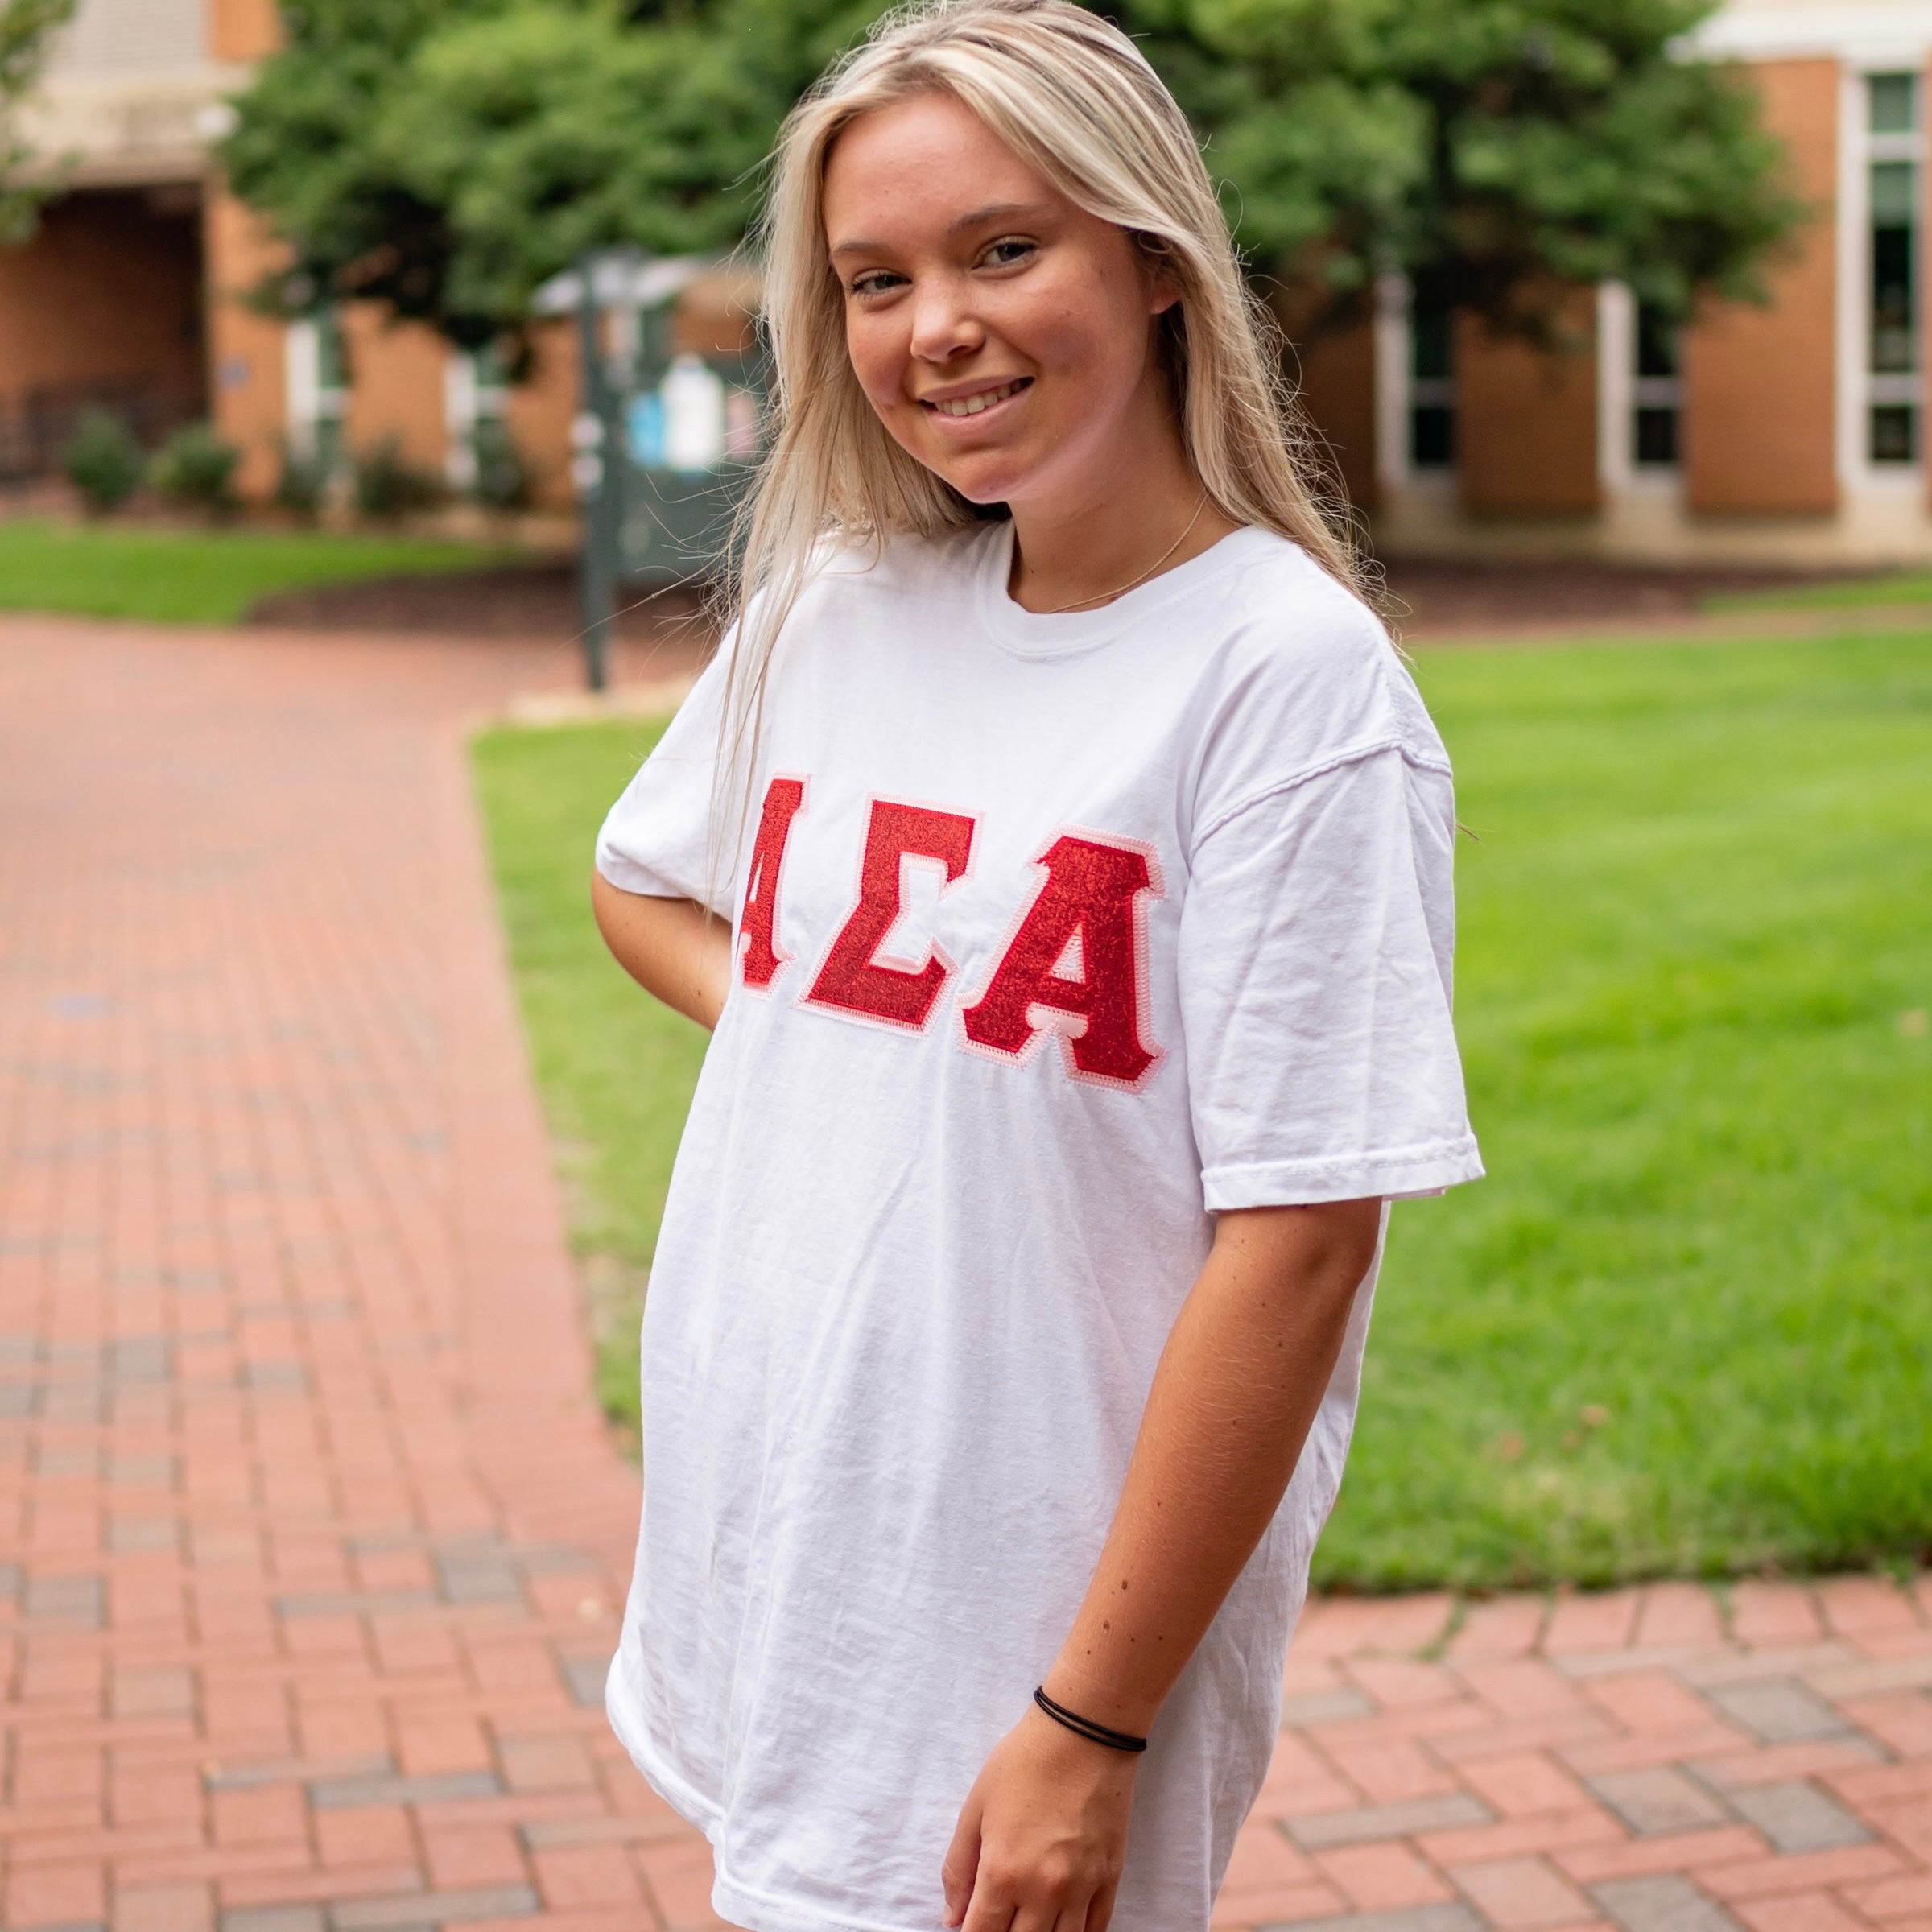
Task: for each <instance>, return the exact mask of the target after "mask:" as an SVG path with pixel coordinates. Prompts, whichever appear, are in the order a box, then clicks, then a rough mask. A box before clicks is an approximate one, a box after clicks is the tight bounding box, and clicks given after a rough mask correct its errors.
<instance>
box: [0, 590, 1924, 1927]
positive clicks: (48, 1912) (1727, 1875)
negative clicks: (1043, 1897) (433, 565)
mask: <svg viewBox="0 0 1932 1932" xmlns="http://www.w3.org/2000/svg"><path fill="white" fill-rule="evenodd" d="M570 675H571V667H570V665H569V663H568V659H567V658H564V656H563V655H562V654H556V653H545V652H542V651H539V650H534V649H526V648H523V647H520V646H509V645H491V646H463V645H460V644H458V643H454V642H429V641H421V640H416V641H402V640H397V641H391V642H383V641H380V640H370V639H364V638H345V637H341V636H336V637H332V638H303V637H300V636H291V635H290V634H287V633H282V634H273V635H266V634H258V635H252V636H251V635H242V634H192V633H175V634H156V633H151V632H143V631H141V630H135V629H132V628H115V627H106V626H88V625H76V624H55V623H41V622H31V623H30V622H25V621H19V620H11V621H0V1149H3V1150H4V1151H3V1154H0V1559H4V1560H0V1668H3V1669H4V1671H5V1683H6V1702H5V1705H4V1707H3V1708H0V1719H3V1721H4V1724H5V1747H6V1748H5V1753H4V1757H3V1760H0V1767H3V1770H4V1778H5V1783H4V1788H3V1790H0V1801H3V1802H0V1860H3V1864H4V1872H3V1878H4V1886H5V1890H4V1894H3V1904H0V1924H4V1926H6V1928H7V1929H8V1932H38V1929H42V1928H46V1929H50V1932H51V1929H52V1928H62V1929H64V1932H81V1929H85V1928H98V1927H105V1926H112V1927H114V1932H217V1928H218V1932H419V1929H424V1928H429V1927H432V1926H433V1927H452V1928H453V1927H466V1928H475V1927H478V1926H487V1927H489V1928H491V1929H492V1932H696V1929H697V1928H701V1927H704V1926H709V1925H712V1923H714V1922H713V1921H712V1920H711V1918H710V1917H709V1914H708V1909H707V1906H706V1902H705V1901H706V1896H707V1893H708V1856H707V1853H706V1852H705V1848H704V1846H703V1844H702V1843H701V1842H700V1841H699V1840H698V1839H696V1836H695V1835H693V1834H692V1833H691V1832H690V1831H687V1829H686V1828H685V1827H683V1826H682V1825H680V1824H679V1823H678V1822H677V1821H676V1820H675V1818H672V1817H671V1815H670V1814H668V1813H667V1810H665V1809H664V1807H663V1806H662V1805H661V1804H660V1803H659V1802H658V1801H657V1800H656V1799H655V1798H653V1797H652V1795H651V1794H650V1793H649V1791H648V1790H646V1788H645V1787H644V1786H643V1785H642V1783H641V1781H639V1780H638V1778H637V1777H635V1775H634V1773H632V1772H631V1770H630V1767H629V1766H628V1765H627V1764H625V1762H624V1761H622V1759H621V1754H620V1753H619V1752H617V1749H616V1748H615V1746H614V1745H613V1743H612V1741H611V1740H610V1739H609V1736H608V1735H607V1734H606V1732H605V1727H604V1724H603V1720H602V1716H601V1711H600V1709H599V1693H600V1683H601V1673H602V1667H603V1663H604V1660H605V1657H606V1655H607V1654H608V1652H609V1647H610V1645H611V1643H612V1641H613V1634H614V1615H615V1612H616V1610H617V1607H618V1604H619V1603H620V1600H621V1587H622V1583H623V1580H624V1578H625V1574H626V1572H627V1570H628V1565H629V1559H630V1544H631V1538H632V1536H633V1534H634V1525H635V1521H636V1501H637V1497H636V1488H635V1480H634V1476H633V1475H632V1473H631V1472H630V1470H629V1469H628V1468H626V1467H625V1465H624V1464H623V1463H622V1462H621V1460H620V1459H618V1458H617V1455H615V1454H614V1453H613V1451H612V1450H611V1448H610V1447H609V1443H608V1441H607V1439H606V1438H605V1434H604V1431H603V1430H602V1428H601V1424H600V1422H599V1420H598V1418H597V1415H596V1414H595V1411H594V1410H593V1407H592V1404H591V1402H590V1400H589V1398H588V1387H589V1377H588V1362H587V1358H586V1350H585V1347H584V1341H583V1339H582V1327H581V1322H580V1311H579V1308H578V1305H577V1299H576V1290H575V1287H574V1285H573V1283H572V1279H571V1276H570V1273H569V1269H568V1263H567V1261H566V1259H565V1255H564V1245H563V1240H562V1227H561V1220H560V1216H559V1208H558V1204H557V1199H556V1196H555V1191H554V1190H553V1188H552V1187H551V1183H550V1179H549V1178H548V1177H549V1170H548V1164H547V1158H546V1154H545V1150H544V1146H543V1134H542V1129H541V1124H540V1121H539V1117H538V1115H537V1113H536V1110H535V1104H534V1102H533V1100H532V1099H531V1096H530V1092H529V1088H528V1085H527V1082H526V1076H525V1071H524V1067H523V1063H522V1053H521V1049H520V1047H519V1046H518V1041H517V1035H516V1031H515V1028H514V1022H513V1018H512V1013H511V1009H510V1000H509V995H508V992H507V989H506V983H505V980H504V977H503V973H502V964H501V961H500V958H499V956H498V952H497V943H496V940H495V938H494V936H493V925H492V923H491V918H490V911H489V898H488V893H487V889H486V886H485V879H484V874H483V871H482V868H481V862H480V859H479V855H478V852H477V844H476V839H475V834H474V830H473V824H472V822H471V819H470V815H469V805H468V800H467V796H466V792H465V788H464V772H463V766H462V761H461V757H460V729H459V728H460V722H461V720H463V719H464V718H465V717H466V716H472V715H474V714H476V713H477V712H480V711H484V710H489V709H492V708H497V707H498V706H500V705H501V704H502V703H503V702H504V700H506V697H507V696H508V695H509V694H510V692H512V691H523V690H529V689H532V688H536V687H543V686H547V685H562V684H566V683H568V681H569V678H570ZM1929 1608H1932V1602H1929V1600H1928V1591H1927V1589H1926V1586H1925V1585H1924V1584H1923V1583H1921V1585H1920V1586H1919V1588H1918V1591H1917V1592H1916V1594H1913V1593H1909V1592H1906V1591H1901V1590H1898V1589H1896V1588H1893V1587H1891V1586H1889V1585H1884V1584H1880V1583H1873V1582H1869V1581H1860V1580H1851V1581H1845V1582H1841V1583H1833V1584H1831V1585H1829V1586H1827V1587H1825V1588H1823V1590H1820V1591H1803V1590H1799V1589H1796V1588H1791V1587H1762V1586H1753V1587H1744V1588H1742V1589H1740V1590H1738V1591H1736V1592H1735V1593H1733V1594H1732V1596H1731V1597H1730V1598H1729V1600H1728V1603H1727V1604H1724V1605H1721V1606H1720V1604H1719V1602H1718V1600H1716V1599H1715V1598H1713V1597H1712V1596H1711V1595H1709V1594H1708V1593H1707V1592H1705V1591H1701V1590H1698V1589H1695V1588H1690V1587H1663V1588H1659V1589H1656V1590H1652V1591H1648V1592H1639V1593H1628V1594H1621V1595H1618V1596H1611V1597H1607V1598H1595V1599H1583V1598H1578V1599H1569V1600H1562V1601H1559V1602H1558V1603H1557V1604H1554V1606H1552V1605H1548V1604H1544V1603H1543V1602H1542V1601H1541V1600H1529V1599H1505V1600H1498V1601H1496V1602H1494V1603H1491V1604H1483V1605H1480V1606H1478V1607H1476V1608H1473V1609H1472V1610H1471V1611H1470V1612H1469V1613H1468V1616H1466V1617H1465V1618H1463V1620H1460V1621H1459V1622H1457V1621H1456V1620H1455V1616H1453V1615H1452V1612H1451V1606H1450V1605H1449V1604H1447V1603H1446V1602H1445V1601H1443V1600H1440V1599H1436V1598H1422V1599H1411V1600H1403V1601H1397V1602H1390V1603H1385V1604H1352V1603H1345V1602H1342V1603H1328V1604H1323V1605H1320V1606H1319V1607H1318V1608H1315V1610H1313V1611H1312V1612H1311V1614H1310V1616H1309V1618H1308V1619H1307V1622H1306V1624H1305V1625H1304V1628H1303V1630H1302V1634H1301V1637H1300V1638H1299V1639H1298V1643H1297V1646H1296V1651H1295V1656H1294V1662H1293V1663H1292V1665H1291V1667H1290V1682H1289V1686H1288V1690H1289V1694H1290V1704H1289V1715H1290V1725H1289V1728H1287V1729H1286V1731H1285V1732H1284V1733H1283V1736H1282V1745H1281V1749H1280V1752H1279V1755H1278V1759H1277V1762H1276V1767H1275V1773H1274V1779H1273V1781H1272V1782H1271V1783H1270V1785H1269V1790H1268V1793H1267V1794H1266V1797H1265V1799H1264V1801H1263V1802H1262V1804H1261V1807H1260V1809H1259V1811H1258V1812H1257V1817H1256V1818H1255V1820H1254V1822H1253V1823H1252V1824H1251V1825H1250V1827H1249V1830H1248V1831H1247V1832H1246V1834H1245V1836H1244V1838H1243V1840H1242V1843H1241V1850H1240V1853H1239V1856H1238V1859H1237V1862H1236V1868H1235V1870H1234V1872H1233V1873H1232V1876H1231V1878H1230V1881H1229V1885H1228V1892H1227V1894H1226V1896H1225V1897H1224V1902H1223V1909H1222V1912H1221V1915H1220V1923H1221V1924H1222V1925H1224V1926H1226V1927H1228V1928H1230V1929H1233V1928H1246V1927H1255V1926H1272V1925H1277V1924H1282V1923H1286V1922H1315V1923H1318V1924H1319V1923H1320V1922H1323V1921H1330V1920H1331V1921H1337V1922H1340V1923H1341V1924H1343V1925H1345V1926H1349V1927H1352V1928H1356V1932H1476V1928H1479V1927H1483V1926H1497V1927H1515V1926H1545V1927H1558V1926H1584V1925H1591V1926H1604V1927H1606V1928H1608V1926H1612V1925H1616V1926H1623V1927H1625V1928H1628V1929H1629V1932H1724V1929H1725V1928H1735V1927H1737V1926H1747V1927H1749V1928H1751V1929H1752V1932H1843V1929H1844V1928H1847V1927H1852V1926H1880V1927H1882V1928H1884V1929H1885V1932H1932V1699H1928V1697H1927V1695H1926V1689H1927V1686H1928V1685H1932V1627H1929V1624H1928V1615H1927V1612H1928V1609H1929Z"/></svg>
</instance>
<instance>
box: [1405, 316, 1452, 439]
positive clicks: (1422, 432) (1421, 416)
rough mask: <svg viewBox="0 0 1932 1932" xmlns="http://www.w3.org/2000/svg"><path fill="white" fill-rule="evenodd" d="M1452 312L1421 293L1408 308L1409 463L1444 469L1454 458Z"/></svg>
mask: <svg viewBox="0 0 1932 1932" xmlns="http://www.w3.org/2000/svg"><path fill="white" fill-rule="evenodd" d="M1409 462H1410V468H1412V469H1448V468H1450V466H1451V464H1454V462H1455V313H1454V312H1453V311H1452V310H1451V309H1450V308H1448V306H1447V304H1446V303H1436V302H1430V301H1426V299H1424V298H1423V297H1422V295H1420V294H1419V293H1418V295H1416V296H1415V297H1414V300H1413V301H1412V303H1411V304H1410V311H1409Z"/></svg>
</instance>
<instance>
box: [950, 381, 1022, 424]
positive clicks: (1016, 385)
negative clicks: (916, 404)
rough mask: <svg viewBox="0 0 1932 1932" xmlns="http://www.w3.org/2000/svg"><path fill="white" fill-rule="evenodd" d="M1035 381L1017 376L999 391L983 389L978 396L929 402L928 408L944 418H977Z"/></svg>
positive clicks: (1002, 384)
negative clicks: (995, 404)
mask: <svg viewBox="0 0 1932 1932" xmlns="http://www.w3.org/2000/svg"><path fill="white" fill-rule="evenodd" d="M1032 381H1033V378H1032V377H1031V376H1015V377H1014V378H1013V380H1012V381H1011V382H1002V383H1001V385H1000V386H999V387H998V388H997V389H982V390H980V391H979V392H978V393H977V394H974V395H970V396H954V397H952V398H951V399H950V400H948V401H947V402H943V403H927V405H926V407H927V408H928V409H931V410H936V411H938V412H939V415H942V416H976V415H979V414H980V411H982V410H987V409H990V408H992V407H993V404H994V403H1004V402H1005V400H1006V398H1008V397H1009V396H1017V395H1018V394H1019V393H1020V391H1021V390H1023V389H1025V388H1027V387H1028V386H1030V384H1031V383H1032Z"/></svg>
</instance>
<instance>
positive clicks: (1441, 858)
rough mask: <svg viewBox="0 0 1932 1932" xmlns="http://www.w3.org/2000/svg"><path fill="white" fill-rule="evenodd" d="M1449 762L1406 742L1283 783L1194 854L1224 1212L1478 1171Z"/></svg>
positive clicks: (1193, 1070) (1203, 1093) (1196, 1025)
mask: <svg viewBox="0 0 1932 1932" xmlns="http://www.w3.org/2000/svg"><path fill="white" fill-rule="evenodd" d="M1454 840H1455V807H1454V800H1453V796H1452V792H1451V782H1450V778H1449V774H1448V772H1447V770H1446V769H1439V768H1436V767H1435V766H1431V765H1430V764H1429V763H1426V762H1418V760H1417V759H1415V758H1414V757H1413V756H1412V755H1411V754H1410V753H1409V752H1407V751H1406V750H1404V749H1402V748H1400V747H1398V746H1390V747H1388V748H1385V749H1379V750H1376V751H1373V752H1370V753H1366V754H1365V755H1363V756H1360V757H1356V758H1352V759H1350V760H1348V761H1346V762H1340V763H1338V764H1336V765H1335V766H1332V767H1331V768H1329V769H1327V770H1320V771H1318V772H1316V773H1314V774H1311V775H1309V776H1307V777H1304V778H1299V779H1297V780H1294V781H1292V782H1287V783H1285V784H1283V785H1282V786H1278V787H1277V788H1275V789H1273V790H1270V791H1265V792H1264V793H1262V794H1261V795H1259V796H1257V797H1256V798H1254V799H1252V800H1250V801H1249V802H1247V803H1244V804H1243V805H1241V807H1239V808H1238V809H1237V810H1235V811H1232V812H1230V813H1228V815H1225V816H1224V817H1223V818H1222V819H1220V820H1219V821H1218V822H1217V823H1216V824H1212V825H1211V826H1209V827H1208V828H1207V829H1206V831H1205V832H1204V833H1203V835H1202V836H1200V837H1199V839H1198V840H1197V843H1196V846H1195V852H1194V853H1193V855H1192V862H1191V876H1190V879H1189V883H1188V888H1187V901H1186V903H1185V905H1184V906H1183V910H1182V918H1181V936H1180V965H1179V982H1180V995H1181V1003H1182V1017H1183V1026H1184V1029H1185V1032H1186V1036H1187V1063H1188V1080H1189V1103H1190V1105H1191V1109H1192V1113H1193V1120H1194V1129H1195V1141H1196V1143H1197V1145H1198V1146H1199V1150H1200V1156H1201V1164H1202V1183H1203V1191H1204V1194H1205V1198H1206V1201H1207V1205H1208V1207H1209V1208H1211V1209H1213V1210H1216V1211H1217V1212H1218V1211H1220V1210H1224V1209H1228V1208H1261V1207H1273V1206H1287V1205H1292V1204H1294V1203H1309V1202H1316V1201H1340V1200H1356V1199H1367V1198H1369V1197H1371V1196H1374V1195H1397V1196H1399V1195H1418V1194H1434V1193H1438V1192H1439V1191H1441V1190H1442V1189H1443V1188H1444V1187H1450V1186H1452V1185H1453V1184H1454V1183H1456V1182H1459V1181H1468V1180H1474V1179H1478V1178H1479V1177H1480V1175H1481V1174H1482V1171H1483V1168H1482V1162H1481V1159H1480V1157H1479V1155H1478V1154H1477V1151H1476V1140H1475V1137H1474V1136H1473V1135H1472V1133H1471V1132H1470V1129H1469V1123H1468V1115H1467V1113H1466V1110H1465V1106H1464V1100H1463V1077H1462V1067H1461V1063H1460V1060H1459V1057H1458V1055H1457V1051H1456V1044H1455V1030H1454V1028H1453V1026H1452V1024H1451V1017H1450V963H1451V952H1452V950H1453V947H1454V925H1455V919H1454V911H1453V904H1454V900H1453V890H1452V879H1451V870H1452V861H1453V846H1454Z"/></svg>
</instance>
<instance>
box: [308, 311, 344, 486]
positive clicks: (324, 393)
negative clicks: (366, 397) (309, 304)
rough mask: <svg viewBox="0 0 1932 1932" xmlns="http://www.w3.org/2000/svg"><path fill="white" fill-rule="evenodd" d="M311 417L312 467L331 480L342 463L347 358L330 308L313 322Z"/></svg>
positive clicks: (339, 325) (337, 321) (338, 318)
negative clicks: (313, 389)
mask: <svg viewBox="0 0 1932 1932" xmlns="http://www.w3.org/2000/svg"><path fill="white" fill-rule="evenodd" d="M315 330H316V390H315V415H314V417H313V418H312V423H311V427H310V431H309V433H310V436H311V437H312V444H311V448H312V452H313V454H314V456H315V460H316V469H318V470H319V471H320V473H321V474H322V475H324V476H325V477H330V476H333V475H334V474H335V473H336V469H337V467H338V466H339V465H340V464H341V460H342V418H343V415H344V414H345V412H346V411H347V410H348V407H349V356H348V353H347V351H346V350H345V348H344V346H343V342H342V320H341V316H339V315H338V314H337V313H336V311H335V309H334V308H323V309H321V310H320V311H319V312H317V314H316V320H315Z"/></svg>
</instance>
